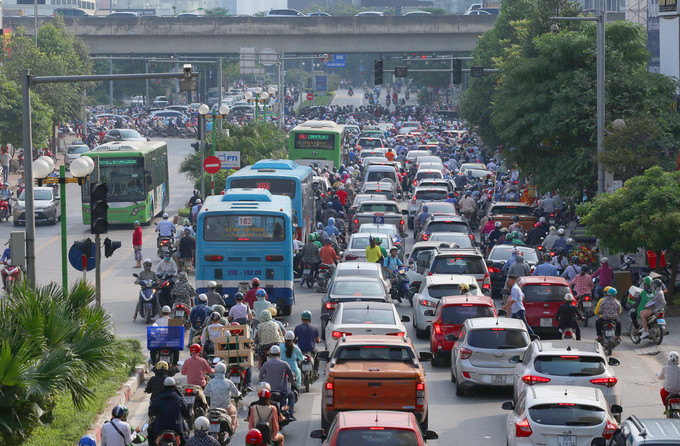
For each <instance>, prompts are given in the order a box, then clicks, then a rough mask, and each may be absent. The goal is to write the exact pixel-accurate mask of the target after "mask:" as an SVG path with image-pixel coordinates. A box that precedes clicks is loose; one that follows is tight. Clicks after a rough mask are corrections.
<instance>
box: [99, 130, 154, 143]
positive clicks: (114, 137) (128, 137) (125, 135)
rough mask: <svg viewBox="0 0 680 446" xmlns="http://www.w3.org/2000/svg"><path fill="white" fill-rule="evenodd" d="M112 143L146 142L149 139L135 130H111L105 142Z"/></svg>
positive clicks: (105, 137)
mask: <svg viewBox="0 0 680 446" xmlns="http://www.w3.org/2000/svg"><path fill="white" fill-rule="evenodd" d="M112 141H144V142H146V141H147V139H146V137H145V136H142V135H141V134H140V133H139V132H138V131H137V130H135V129H111V130H109V131H108V132H106V134H105V135H104V142H112Z"/></svg>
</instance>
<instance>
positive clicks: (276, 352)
mask: <svg viewBox="0 0 680 446" xmlns="http://www.w3.org/2000/svg"><path fill="white" fill-rule="evenodd" d="M269 354H270V355H280V354H281V349H280V348H279V346H278V345H272V346H271V348H270V349H269Z"/></svg>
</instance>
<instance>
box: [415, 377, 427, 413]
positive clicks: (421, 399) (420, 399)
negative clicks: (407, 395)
mask: <svg viewBox="0 0 680 446" xmlns="http://www.w3.org/2000/svg"><path fill="white" fill-rule="evenodd" d="M416 407H418V408H422V407H425V383H418V384H416Z"/></svg>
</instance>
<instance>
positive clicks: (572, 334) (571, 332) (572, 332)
mask: <svg viewBox="0 0 680 446" xmlns="http://www.w3.org/2000/svg"><path fill="white" fill-rule="evenodd" d="M562 340H573V341H575V340H576V329H574V328H571V327H570V328H565V329H564V330H562Z"/></svg>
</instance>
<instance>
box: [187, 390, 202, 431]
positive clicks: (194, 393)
mask: <svg viewBox="0 0 680 446" xmlns="http://www.w3.org/2000/svg"><path fill="white" fill-rule="evenodd" d="M201 392H203V389H201V386H192V385H186V386H184V387H183V388H182V397H183V398H184V402H185V403H186V405H187V407H188V409H189V419H188V420H187V423H189V428H190V429H193V428H194V420H195V419H196V418H198V417H202V416H204V415H205V413H206V410H207V407H204V406H202V405H201V404H198V403H197V401H196V397H198V395H199V394H200V393H201ZM198 401H201V400H200V399H199V400H198Z"/></svg>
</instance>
